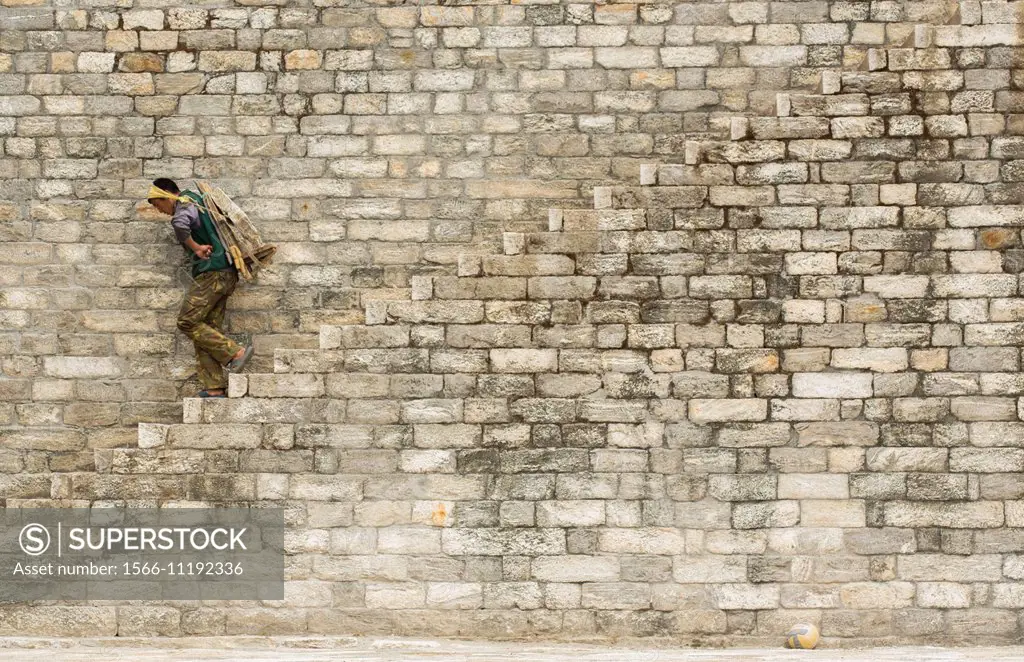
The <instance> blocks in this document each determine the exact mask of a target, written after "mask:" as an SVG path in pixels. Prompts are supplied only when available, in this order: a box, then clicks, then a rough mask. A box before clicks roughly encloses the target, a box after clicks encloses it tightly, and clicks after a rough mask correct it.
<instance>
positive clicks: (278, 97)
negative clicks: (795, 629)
mask: <svg viewBox="0 0 1024 662" xmlns="http://www.w3.org/2000/svg"><path fill="white" fill-rule="evenodd" d="M104 4H105V3H104V2H103V0H96V1H95V2H90V3H80V4H79V5H77V6H64V5H62V6H61V7H60V8H57V9H54V8H50V7H48V6H45V5H42V4H36V3H34V2H33V0H27V1H26V0H0V145H2V152H0V199H2V201H0V220H2V225H0V233H2V234H0V236H2V237H3V239H4V241H5V242H6V243H5V248H7V250H6V251H4V254H3V255H2V256H0V264H3V267H2V270H0V278H2V283H0V285H2V294H0V296H2V297H3V299H2V300H3V310H2V311H0V322H2V324H3V333H2V334H0V343H2V346H0V351H2V354H3V362H2V365H3V370H4V377H3V379H2V380H0V397H2V401H3V402H2V405H0V419H2V423H3V427H2V428H0V444H2V448H0V459H2V461H3V462H2V467H3V471H4V472H5V473H4V474H3V476H2V484H3V486H4V487H3V492H2V496H3V497H5V498H6V504H7V505H8V506H24V505H42V504H61V505H82V504H88V503H101V504H107V503H130V504H136V505H155V504H168V503H170V504H186V503H187V504H201V503H239V502H242V503H245V502H253V503H260V504H275V505H283V506H285V507H286V508H287V509H288V513H289V515H288V516H289V521H290V522H291V525H292V532H291V534H290V536H289V539H288V551H289V556H288V583H287V585H286V600H285V601H284V602H283V603H280V602H268V603H265V604H246V605H239V604H235V603H232V604H217V603H206V604H199V603H170V602H169V603H160V604H155V603H124V604H111V603H95V604H58V605H41V604H40V605H8V606H5V607H2V608H0V633H7V634H9V633H29V632H32V633H40V632H50V633H59V634H77V635H80V634H114V633H118V634H121V635H140V634H141V635H181V634H202V635H207V634H240V633H246V634H254V633H256V634H259V633H271V634H292V633H306V632H309V633H330V634H360V633H371V632H372V633H391V634H435V635H453V636H480V637H519V638H527V637H534V636H545V637H553V638H554V637H559V638H569V637H596V638H603V639H610V638H615V637H622V636H668V637H672V638H674V639H676V640H687V641H690V640H692V641H701V642H706V643H715V644H720V643H723V642H728V643H747V642H751V641H755V640H758V641H771V642H775V641H777V640H778V637H779V636H780V635H781V634H782V633H783V632H784V631H785V630H786V629H787V628H788V626H789V625H790V624H792V623H793V622H796V621H798V620H800V621H803V620H806V621H812V622H815V623H818V624H819V625H820V626H821V628H822V631H823V634H824V635H825V636H826V637H827V638H829V640H830V641H831V642H833V643H857V642H863V641H866V640H872V641H881V640H886V641H916V642H936V641H951V640H952V641H975V640H976V639H975V637H976V635H977V632H978V630H984V632H985V635H986V639H985V641H986V642H988V643H993V642H1009V641H1016V640H1017V638H1018V637H1019V636H1020V633H1021V629H1020V628H1021V624H1020V621H1021V616H1022V611H1021V609H1022V608H1024V588H1022V586H1021V584H1019V583H1017V580H1018V579H1020V578H1021V577H1024V570H1022V561H1021V559H1022V558H1024V556H1022V555H1021V554H1022V552H1024V509H1022V508H1021V504H1020V501H1019V499H1020V497H1021V496H1022V494H1024V450H1022V449H1024V423H1022V422H1021V416H1020V415H1019V414H1018V404H1019V403H1018V399H1019V397H1020V396H1021V395H1024V379H1021V378H1020V377H1019V375H1018V374H1017V373H1018V370H1019V367H1020V361H1021V354H1020V345H1021V339H1022V337H1024V336H1022V334H1024V304H1022V301H1024V299H1022V298H1021V297H1020V296H1018V295H1020V294H1021V293H1022V292H1024V290H1022V287H1024V281H1022V280H1021V277H1020V275H1019V274H1020V273H1021V272H1024V249H1022V243H1021V236H1020V232H1019V228H1020V226H1021V225H1024V207H1022V206H1020V205H1021V204H1022V198H1024V188H1022V185H1021V184H1020V181H1024V175H1022V174H1021V173H1022V169H1021V163H1024V160H1017V159H1020V158H1022V155H1024V139H1022V138H1020V137H1019V134H1021V133H1024V123H1022V122H1021V115H1018V114H1017V113H1018V112H1020V110H1021V109H1022V108H1024V101H1022V100H1024V96H1022V94H1024V93H1021V92H1019V91H1017V89H1016V88H1017V86H1018V85H1019V80H1018V79H1019V72H1018V70H1017V69H1016V67H1017V66H1018V63H1019V62H1020V61H1021V54H1020V53H1021V51H1020V49H1019V48H1017V46H1018V45H1020V44H1021V43H1022V41H1024V36H1022V34H1021V32H1020V31H1019V28H1018V25H1019V20H1018V17H1019V15H1020V10H1019V6H1018V3H1015V2H1002V1H1000V2H984V3H980V4H979V3H977V2H970V1H968V2H963V3H961V4H960V5H959V6H957V5H955V4H947V3H944V2H911V1H907V2H889V1H880V2H832V3H826V2H816V1H812V2H731V3H730V2H716V3H707V4H704V3H698V2H685V3H667V4H639V5H636V4H619V3H613V4H542V3H537V4H526V3H524V4H512V5H506V4H496V3H495V4H488V3H479V4H471V5H470V4H465V5H457V6H437V5H423V6H420V5H417V4H412V3H410V4H407V5H397V4H396V5H393V6H386V5H383V4H375V3H365V4H363V3H354V2H345V1H341V0H339V1H337V2H334V1H333V0H314V1H313V2H311V3H305V2H277V3H272V2H268V3H263V2H260V1H259V0H255V1H250V0H246V1H245V2H244V3H243V2H240V3H238V4H237V5H236V4H231V3H227V2H223V3H221V2H209V3H195V4H192V5H188V6H183V3H179V4H178V5H175V4H174V3H162V2H160V1H159V0H146V1H145V2H142V1H141V0H140V2H139V3H138V4H139V6H138V7H132V6H130V5H131V4H132V3H131V2H130V1H120V2H116V3H114V2H111V3H106V4H107V6H104ZM262 5H266V6H262ZM158 176H170V177H174V178H177V179H178V180H179V181H181V182H183V183H189V182H190V180H192V179H195V178H202V179H207V180H210V181H211V182H213V183H215V184H217V185H219V186H221V187H223V188H224V189H225V190H226V191H227V192H228V193H229V194H230V195H232V196H233V197H234V198H235V199H236V200H237V201H238V202H239V203H241V204H242V205H243V206H244V207H245V208H246V209H247V210H248V211H249V212H250V214H251V215H252V217H253V218H254V219H255V220H256V221H257V222H258V223H259V224H260V227H261V228H263V229H264V231H265V235H266V237H267V238H268V239H269V240H271V241H273V242H275V243H278V244H279V246H280V247H281V250H280V253H279V258H278V260H277V264H276V266H275V268H274V269H272V270H270V271H268V272H266V273H265V274H264V277H263V278H262V279H261V282H260V284H259V285H256V286H251V287H245V288H243V289H242V290H241V291H240V292H238V293H237V294H236V295H235V296H234V297H233V298H232V304H231V310H230V315H229V327H230V330H231V332H232V333H234V334H237V335H238V336H239V337H242V336H249V337H253V338H255V340H256V343H257V351H258V358H257V359H256V360H255V361H254V364H253V366H252V368H251V370H250V371H249V372H250V374H247V375H236V376H233V378H232V382H231V388H230V391H231V393H230V395H231V396H232V397H231V398H229V399H227V400H221V401H200V400H197V399H193V398H190V397H185V398H184V399H182V396H183V395H185V396H187V395H189V394H190V393H191V390H192V388H194V384H193V383H189V382H188V379H189V377H190V375H191V372H192V370H193V368H192V358H191V355H190V348H189V346H188V344H187V343H186V342H185V341H184V338H183V337H181V336H180V334H176V333H175V312H176V305H177V303H178V301H179V300H180V297H181V288H180V286H179V283H178V272H179V269H180V265H181V259H180V249H178V248H177V246H176V245H175V244H174V243H173V242H172V240H171V235H170V232H169V227H168V224H167V223H166V220H163V219H160V218H158V217H157V216H156V215H155V214H154V213H153V211H152V210H151V209H149V208H148V207H147V206H146V205H145V203H140V202H139V200H140V198H142V197H143V196H144V195H145V191H146V189H147V188H148V185H149V181H150V180H151V179H152V178H154V177H158ZM182 403H183V404H182ZM137 424H138V427H136V425H137Z"/></svg>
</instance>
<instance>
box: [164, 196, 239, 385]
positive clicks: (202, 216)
mask: <svg viewBox="0 0 1024 662" xmlns="http://www.w3.org/2000/svg"><path fill="white" fill-rule="evenodd" d="M148 198H149V203H150V204H151V205H153V206H154V207H155V208H156V209H157V210H158V211H160V212H161V213H163V214H166V215H167V216H170V217H171V225H172V226H173V227H174V236H175V237H176V238H177V240H178V243H180V244H181V245H182V246H184V247H185V248H186V249H188V250H189V251H191V252H192V254H193V256H192V285H191V287H190V288H189V290H188V293H187V294H186V295H185V300H184V301H183V302H182V304H181V310H179V311H178V329H180V330H181V332H182V333H184V334H185V335H187V336H188V337H189V338H191V339H192V343H193V344H194V345H195V348H196V360H197V362H198V367H197V370H196V372H197V375H198V377H199V381H200V382H201V383H202V385H203V387H204V388H203V390H202V391H200V392H199V394H198V395H199V397H201V398H223V397H226V393H225V391H226V389H227V379H226V377H225V375H224V368H227V369H228V370H229V371H231V372H238V371H239V370H241V369H242V368H243V367H244V366H245V364H246V363H247V362H248V361H249V358H250V357H251V356H252V352H253V346H252V344H251V343H250V344H249V345H246V346H245V347H242V346H241V345H239V344H238V343H236V342H235V341H234V340H232V339H231V338H228V337H227V336H225V335H224V332H223V330H222V327H223V324H224V311H225V308H226V306H227V302H228V297H229V296H231V293H232V292H234V291H235V285H237V284H238V272H237V271H236V270H235V267H234V266H232V265H231V262H230V260H229V259H228V254H227V252H226V251H225V249H224V244H223V242H221V240H220V238H219V237H218V235H217V228H216V227H215V225H214V223H213V221H212V220H211V218H210V215H209V213H208V211H207V210H206V208H205V207H204V206H203V198H202V196H201V195H199V194H198V193H195V192H193V191H185V192H184V193H182V191H181V189H179V188H178V185H177V184H176V183H174V181H173V180H170V179H166V178H160V179H157V180H154V181H153V185H152V186H151V187H150V188H149V195H148Z"/></svg>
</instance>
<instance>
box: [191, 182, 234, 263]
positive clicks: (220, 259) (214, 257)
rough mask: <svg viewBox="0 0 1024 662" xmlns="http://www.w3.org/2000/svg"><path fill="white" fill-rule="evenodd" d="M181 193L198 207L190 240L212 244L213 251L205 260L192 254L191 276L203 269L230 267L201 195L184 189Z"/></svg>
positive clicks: (202, 243) (202, 244)
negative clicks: (196, 221) (196, 227)
mask: <svg viewBox="0 0 1024 662" xmlns="http://www.w3.org/2000/svg"><path fill="white" fill-rule="evenodd" d="M182 195H184V196H185V197H186V198H188V199H189V200H192V201H193V202H195V203H197V207H198V209H199V229H198V230H195V229H193V230H192V241H194V242H196V243H197V244H199V245H200V246H204V245H208V246H213V252H212V253H211V254H210V257H209V259H207V260H200V259H199V256H198V255H196V254H195V253H193V254H192V277H193V278H195V277H196V276H198V275H199V274H201V273H203V272H205V271H220V270H221V269H228V268H231V265H230V264H229V263H228V254H227V252H226V251H225V250H224V244H222V243H221V241H220V238H219V237H218V236H217V229H216V228H215V227H214V225H213V219H211V218H210V213H209V212H207V211H206V207H205V205H204V204H203V197H202V196H201V195H199V194H198V193H196V192H195V191H184V192H183V193H182Z"/></svg>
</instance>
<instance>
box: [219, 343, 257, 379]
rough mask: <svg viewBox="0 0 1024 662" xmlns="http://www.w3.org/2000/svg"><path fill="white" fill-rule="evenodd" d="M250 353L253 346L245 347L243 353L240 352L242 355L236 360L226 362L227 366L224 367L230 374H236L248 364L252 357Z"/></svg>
mask: <svg viewBox="0 0 1024 662" xmlns="http://www.w3.org/2000/svg"><path fill="white" fill-rule="evenodd" d="M252 352H253V346H252V345H246V346H245V351H243V352H242V355H241V356H239V357H238V358H237V359H231V360H230V361H228V364H227V365H226V366H225V367H226V368H227V369H228V370H229V371H230V372H238V371H239V370H241V369H242V368H244V367H245V364H246V363H248V362H249V359H250V358H251V357H252Z"/></svg>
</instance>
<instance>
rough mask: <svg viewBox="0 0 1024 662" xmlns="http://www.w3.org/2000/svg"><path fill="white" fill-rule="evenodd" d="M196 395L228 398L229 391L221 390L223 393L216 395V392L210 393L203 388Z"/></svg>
mask: <svg viewBox="0 0 1024 662" xmlns="http://www.w3.org/2000/svg"><path fill="white" fill-rule="evenodd" d="M196 395H197V396H198V397H200V398H226V397H228V394H227V393H223V392H221V393H218V394H216V395H214V394H212V393H210V392H209V391H208V390H207V389H203V390H202V391H200V392H199V393H197V394H196Z"/></svg>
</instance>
